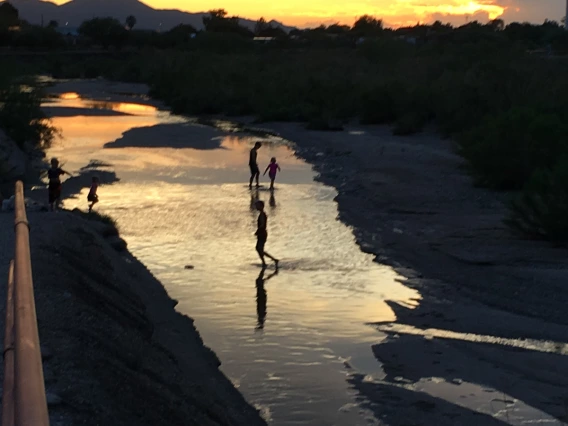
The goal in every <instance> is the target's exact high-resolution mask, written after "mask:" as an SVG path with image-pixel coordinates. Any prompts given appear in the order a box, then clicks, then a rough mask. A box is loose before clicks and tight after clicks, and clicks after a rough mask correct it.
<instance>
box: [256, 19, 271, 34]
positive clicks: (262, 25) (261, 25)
mask: <svg viewBox="0 0 568 426" xmlns="http://www.w3.org/2000/svg"><path fill="white" fill-rule="evenodd" d="M269 27H270V25H268V22H266V19H264V18H260V19H259V20H258V22H257V23H256V25H255V26H254V34H255V35H256V36H261V37H262V34H263V33H264V32H265V31H266V30H267V29H268V28H269Z"/></svg>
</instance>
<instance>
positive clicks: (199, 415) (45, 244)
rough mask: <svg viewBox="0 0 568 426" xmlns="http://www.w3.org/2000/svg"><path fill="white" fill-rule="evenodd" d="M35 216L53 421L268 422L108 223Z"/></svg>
mask: <svg viewBox="0 0 568 426" xmlns="http://www.w3.org/2000/svg"><path fill="white" fill-rule="evenodd" d="M2 216H3V219H5V218H6V216H8V214H3V215H2ZM29 216H30V223H31V232H32V234H31V235H32V238H31V240H32V244H31V246H32V260H33V273H34V280H35V283H34V284H35V291H36V308H37V313H38V323H39V331H40V339H41V343H42V347H44V353H45V354H44V355H45V357H46V359H45V360H44V370H45V380H46V384H47V391H48V393H49V394H50V395H49V398H48V399H50V400H51V401H52V402H53V404H52V405H51V406H50V416H51V420H52V424H55V425H113V426H122V425H124V426H127V425H128V426H133V425H137V426H138V425H140V426H142V425H148V426H150V425H151V426H159V425H168V426H170V425H199V426H206V425H263V424H265V423H264V421H263V420H262V419H261V418H260V416H259V414H258V412H257V411H256V410H255V409H253V408H252V407H251V406H250V405H248V404H247V403H246V402H245V400H244V398H243V397H242V396H241V395H240V394H239V392H238V391H237V390H236V389H235V388H234V387H233V386H232V384H231V383H230V381H229V380H228V379H227V378H226V377H225V376H224V375H223V374H222V373H221V372H220V371H219V369H218V367H219V361H218V359H217V357H216V356H215V354H214V353H213V352H212V351H211V350H209V349H208V348H206V347H205V346H204V345H203V342H202V340H201V338H200V336H199V334H198V332H197V331H196V329H195V327H194V325H193V321H192V320H191V319H190V318H187V317H185V316H182V315H181V314H178V313H176V312H175V310H174V302H173V301H172V300H171V299H170V298H169V297H168V295H167V294H166V291H165V290H164V288H163V287H162V285H161V284H160V283H159V282H158V281H157V280H156V279H155V278H154V277H153V276H152V275H151V274H150V272H149V271H148V270H147V269H146V268H145V267H144V266H143V265H142V264H141V263H140V262H138V261H137V260H136V259H135V258H134V257H133V256H132V255H130V254H129V253H128V252H127V251H123V252H121V253H119V252H117V251H116V250H115V249H113V248H112V246H111V244H110V242H111V241H112V239H109V238H105V236H104V234H105V233H106V232H107V231H108V229H105V226H104V225H102V224H101V223H100V222H94V221H92V222H91V221H87V220H85V219H83V218H82V217H80V216H77V215H76V214H74V213H70V212H58V213H31V214H30V215H29ZM4 222H6V221H4ZM9 232H10V233H11V232H12V230H11V229H9ZM2 233H3V234H4V237H3V238H2V239H3V240H4V239H6V240H7V241H8V238H6V229H2ZM115 246H116V244H115ZM2 260H3V263H5V259H2ZM4 267H5V265H2V270H3V271H4V269H5V268H4ZM2 304H4V303H2ZM3 314H4V313H2V315H3Z"/></svg>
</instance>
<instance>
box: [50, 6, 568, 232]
mask: <svg viewBox="0 0 568 426" xmlns="http://www.w3.org/2000/svg"><path fill="white" fill-rule="evenodd" d="M112 22H114V23H112ZM103 23H104V24H105V25H108V26H110V25H111V24H112V25H113V28H116V29H117V31H118V27H119V26H120V27H121V30H120V34H123V35H122V36H121V37H124V40H123V41H121V42H120V45H121V46H122V47H123V48H124V47H125V46H126V45H127V44H128V43H131V44H132V43H134V42H133V40H134V39H136V40H138V41H137V42H136V43H138V44H136V43H134V44H136V46H138V47H139V49H136V50H135V52H136V54H134V55H126V54H123V53H119V54H117V55H116V56H115V57H106V58H101V57H97V58H90V59H84V60H77V59H76V58H75V59H69V58H66V57H65V56H58V55H50V57H49V58H48V59H46V60H44V61H45V62H44V63H43V64H42V67H41V70H42V71H44V72H51V73H52V74H53V75H54V76H56V77H68V78H80V77H97V76H104V77H107V78H110V79H114V80H122V81H132V82H143V83H147V84H148V85H149V86H150V88H151V94H152V96H154V97H156V98H159V99H162V100H163V101H165V102H166V103H167V104H168V105H170V106H171V107H172V109H173V111H174V112H176V113H183V114H226V115H229V116H239V115H254V116H256V117H258V120H259V121H272V120H278V121H302V122H306V123H307V126H308V127H309V128H311V129H319V130H340V129H342V127H343V126H344V125H345V123H347V122H351V121H353V120H358V121H360V122H361V123H363V124H389V125H392V128H393V131H394V133H396V134H400V135H403V134H412V133H416V132H420V131H422V130H423V129H425V128H426V127H427V126H429V127H433V128H435V129H436V130H437V131H438V132H439V133H440V134H441V135H442V136H444V137H451V138H452V140H453V141H455V145H456V149H457V151H458V152H459V153H460V154H461V155H462V156H463V157H464V158H465V159H466V161H467V165H468V167H469V170H470V172H471V174H472V175H473V177H474V178H475V181H476V184H478V185H482V186H485V187H489V188H492V189H495V190H504V191H513V193H514V194H519V195H515V196H514V197H513V198H514V201H512V203H511V215H510V217H509V218H508V223H509V224H510V225H511V226H512V227H514V228H515V229H519V230H521V231H523V232H524V233H525V234H526V235H529V236H531V237H535V238H546V239H550V240H554V241H568V103H567V102H566V99H568V79H567V78H566V76H567V75H568V59H567V58H565V57H564V53H565V52H566V51H568V48H567V47H568V32H566V31H564V30H563V29H562V28H561V27H560V25H559V24H557V23H555V22H550V21H547V22H545V23H544V24H542V25H531V24H518V23H513V24H509V25H504V23H503V22H502V21H500V20H495V21H492V22H490V23H488V24H480V23H477V22H471V23H468V24H466V25H463V26H461V27H457V28H455V27H452V26H450V25H444V24H441V23H439V22H436V23H434V24H432V25H418V26H415V27H411V28H400V29H396V30H392V29H387V28H384V26H383V25H382V22H381V21H380V20H378V19H375V18H373V17H369V16H364V17H362V18H360V19H359V20H358V21H357V22H356V23H355V25H353V26H352V27H348V26H341V25H331V26H322V27H319V28H316V29H310V30H294V31H292V32H291V33H289V34H286V33H285V32H284V31H283V30H282V29H275V28H272V27H271V26H270V25H268V24H267V23H266V22H265V21H264V20H263V21H261V22H259V23H258V25H257V28H255V30H256V31H250V30H248V29H246V28H243V27H241V26H240V24H239V21H238V20H237V19H235V18H228V17H227V15H226V13H225V12H224V11H222V10H221V11H213V12H211V14H210V15H209V16H208V17H206V18H205V19H204V25H205V29H204V31H200V32H197V31H195V29H192V28H188V27H187V26H180V27H178V28H175V29H173V30H172V31H169V32H166V33H163V34H158V33H154V32H142V33H143V34H144V37H146V38H145V39H144V38H143V37H142V36H140V37H138V36H137V37H138V38H136V37H134V36H133V34H134V31H135V30H131V31H128V30H127V29H126V28H125V25H124V24H120V23H118V22H117V21H114V20H111V19H95V20H91V21H88V22H86V23H85V24H83V26H82V28H81V31H80V32H81V33H82V34H83V35H84V36H85V37H87V35H90V37H88V38H90V39H91V40H95V39H96V34H99V33H100V27H99V25H102V24H103ZM132 27H133V25H131V26H130V28H132ZM97 28H99V29H97ZM110 32H111V31H110V30H105V31H104V34H109V33H110ZM255 32H256V33H257V34H259V35H261V34H262V36H265V37H275V39H274V41H273V42H270V43H269V44H256V43H255V42H254V40H253V39H252V36H253V35H254V33H255ZM124 34H126V35H124ZM268 34H270V35H268ZM168 37H169V38H168ZM113 40H114V41H113ZM141 40H146V41H144V42H143V41H141ZM148 40H150V41H148ZM157 40H160V41H159V42H158V41H157ZM97 43H98V44H99V45H101V46H102V45H105V46H107V47H110V46H113V45H114V46H117V45H118V43H117V42H116V37H114V38H112V39H109V40H108V42H107V43H105V42H103V40H102V39H99V40H98V41H97Z"/></svg>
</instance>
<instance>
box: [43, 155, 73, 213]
mask: <svg viewBox="0 0 568 426" xmlns="http://www.w3.org/2000/svg"><path fill="white" fill-rule="evenodd" d="M61 175H69V176H71V173H69V172H66V171H65V170H63V169H62V168H60V167H59V160H57V158H52V159H51V168H50V169H49V170H48V171H47V177H48V178H49V186H48V192H49V209H50V210H51V211H54V210H55V209H56V208H57V204H58V202H59V199H60V198H61V180H60V178H59V177H60V176H61Z"/></svg>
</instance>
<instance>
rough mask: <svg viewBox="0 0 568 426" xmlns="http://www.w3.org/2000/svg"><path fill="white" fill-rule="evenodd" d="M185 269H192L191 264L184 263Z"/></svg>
mask: <svg viewBox="0 0 568 426" xmlns="http://www.w3.org/2000/svg"><path fill="white" fill-rule="evenodd" d="M185 269H194V267H193V265H185Z"/></svg>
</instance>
